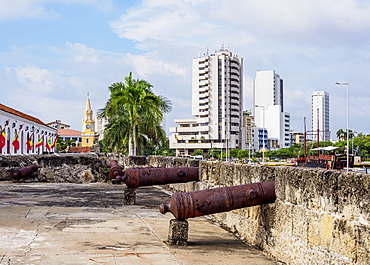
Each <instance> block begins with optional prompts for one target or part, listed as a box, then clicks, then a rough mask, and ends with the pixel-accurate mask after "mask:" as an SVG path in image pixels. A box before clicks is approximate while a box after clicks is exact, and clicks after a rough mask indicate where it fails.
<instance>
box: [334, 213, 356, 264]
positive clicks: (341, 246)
mask: <svg viewBox="0 0 370 265" xmlns="http://www.w3.org/2000/svg"><path fill="white" fill-rule="evenodd" d="M330 239H331V240H332V245H331V247H330V251H331V252H333V253H338V254H339V255H340V256H343V257H347V258H349V259H351V260H357V242H358V241H357V226H356V224H355V222H349V221H347V220H343V219H338V218H335V219H334V222H333V227H332V235H330Z"/></svg>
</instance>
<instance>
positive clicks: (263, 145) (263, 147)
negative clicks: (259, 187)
mask: <svg viewBox="0 0 370 265" xmlns="http://www.w3.org/2000/svg"><path fill="white" fill-rule="evenodd" d="M255 107H256V108H262V110H263V120H262V121H263V128H262V133H263V134H262V164H265V106H259V105H256V106H255Z"/></svg>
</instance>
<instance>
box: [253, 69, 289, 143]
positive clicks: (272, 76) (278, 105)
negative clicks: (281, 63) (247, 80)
mask: <svg viewBox="0 0 370 265" xmlns="http://www.w3.org/2000/svg"><path fill="white" fill-rule="evenodd" d="M254 113H255V124H256V126H257V127H261V128H266V129H267V131H268V136H269V140H270V138H271V140H272V139H276V140H277V141H278V148H286V147H289V146H290V114H289V113H287V112H284V93H283V79H281V78H280V76H279V75H278V74H276V73H275V71H274V70H270V71H258V72H257V73H256V79H255V80H254Z"/></svg>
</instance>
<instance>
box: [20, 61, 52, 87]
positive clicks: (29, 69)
mask: <svg viewBox="0 0 370 265" xmlns="http://www.w3.org/2000/svg"><path fill="white" fill-rule="evenodd" d="M14 72H15V74H16V77H17V79H18V81H19V83H20V84H21V85H23V86H24V87H26V88H28V89H29V90H30V91H32V92H37V93H45V92H49V91H52V88H53V80H52V74H51V73H50V71H48V70H46V69H41V68H38V67H35V66H32V65H31V66H26V67H21V68H15V69H14Z"/></svg>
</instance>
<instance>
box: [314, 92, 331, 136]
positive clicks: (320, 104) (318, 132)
mask: <svg viewBox="0 0 370 265" xmlns="http://www.w3.org/2000/svg"><path fill="white" fill-rule="evenodd" d="M311 99H312V100H311V102H312V139H313V141H318V140H319V141H329V140H330V131H329V93H327V92H325V91H313V92H312V97H311ZM317 136H319V137H317Z"/></svg>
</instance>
